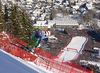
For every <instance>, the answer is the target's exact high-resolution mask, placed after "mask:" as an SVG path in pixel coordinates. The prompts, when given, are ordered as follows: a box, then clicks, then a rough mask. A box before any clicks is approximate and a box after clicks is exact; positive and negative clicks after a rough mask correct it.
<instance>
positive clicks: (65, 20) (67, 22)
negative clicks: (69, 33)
mask: <svg viewBox="0 0 100 73" xmlns="http://www.w3.org/2000/svg"><path fill="white" fill-rule="evenodd" d="M48 23H54V24H56V25H75V26H76V25H79V24H78V22H77V21H76V20H74V19H72V18H66V17H64V18H57V19H53V20H48Z"/></svg>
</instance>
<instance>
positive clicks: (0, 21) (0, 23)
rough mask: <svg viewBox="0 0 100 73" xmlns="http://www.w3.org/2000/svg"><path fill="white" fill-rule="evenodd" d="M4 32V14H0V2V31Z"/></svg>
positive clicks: (0, 9) (0, 7) (0, 12)
mask: <svg viewBox="0 0 100 73" xmlns="http://www.w3.org/2000/svg"><path fill="white" fill-rule="evenodd" d="M3 30H4V13H3V12H2V4H1V0H0V31H3Z"/></svg>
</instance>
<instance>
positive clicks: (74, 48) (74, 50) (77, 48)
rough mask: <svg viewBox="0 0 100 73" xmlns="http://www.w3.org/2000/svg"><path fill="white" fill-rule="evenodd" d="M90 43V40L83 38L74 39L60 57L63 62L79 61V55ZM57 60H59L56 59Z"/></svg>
mask: <svg viewBox="0 0 100 73" xmlns="http://www.w3.org/2000/svg"><path fill="white" fill-rule="evenodd" d="M87 41H88V38H86V37H82V36H76V37H73V38H72V40H71V42H70V43H69V44H68V46H66V47H65V48H64V49H63V50H62V52H61V53H60V54H59V55H58V57H59V58H60V59H63V62H67V61H71V60H75V59H77V57H78V56H79V53H80V52H81V51H82V49H83V48H84V45H85V44H86V42H87ZM56 60H57V59H56Z"/></svg>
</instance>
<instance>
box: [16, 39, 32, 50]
mask: <svg viewBox="0 0 100 73" xmlns="http://www.w3.org/2000/svg"><path fill="white" fill-rule="evenodd" d="M15 42H16V43H18V44H20V45H21V46H22V47H23V49H24V50H25V51H27V52H31V50H29V49H28V48H26V47H25V46H24V45H22V44H21V43H19V42H18V41H17V40H15Z"/></svg>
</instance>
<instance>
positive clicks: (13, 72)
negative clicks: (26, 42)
mask: <svg viewBox="0 0 100 73" xmlns="http://www.w3.org/2000/svg"><path fill="white" fill-rule="evenodd" d="M0 73H50V72H49V71H47V70H45V69H43V68H40V67H38V66H36V65H35V64H34V63H32V62H26V61H24V60H22V59H20V58H18V57H15V56H13V55H11V54H9V53H7V52H5V51H3V50H1V49H0Z"/></svg>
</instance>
